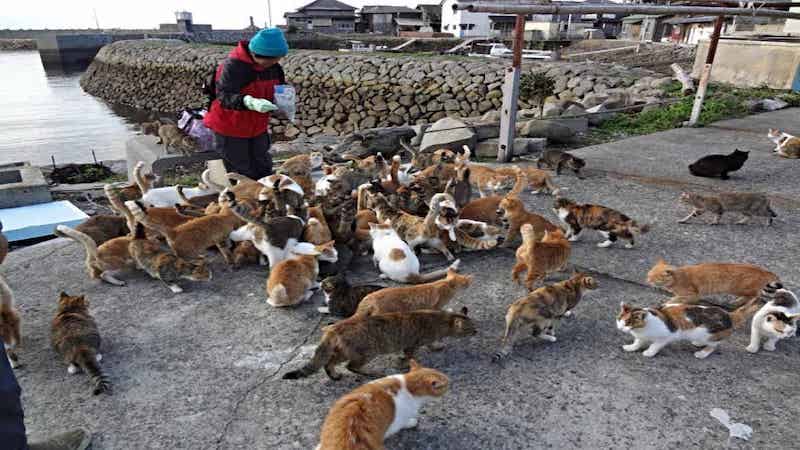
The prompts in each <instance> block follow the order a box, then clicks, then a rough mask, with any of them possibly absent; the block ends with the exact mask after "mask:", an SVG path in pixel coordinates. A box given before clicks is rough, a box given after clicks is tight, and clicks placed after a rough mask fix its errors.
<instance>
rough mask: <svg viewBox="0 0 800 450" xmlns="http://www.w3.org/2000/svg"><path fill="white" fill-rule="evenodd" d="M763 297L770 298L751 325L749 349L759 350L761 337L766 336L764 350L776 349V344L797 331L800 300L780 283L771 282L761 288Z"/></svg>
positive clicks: (750, 350)
mask: <svg viewBox="0 0 800 450" xmlns="http://www.w3.org/2000/svg"><path fill="white" fill-rule="evenodd" d="M761 299H762V300H768V301H767V303H766V304H765V305H764V306H762V307H761V309H759V310H758V312H756V314H755V315H754V316H753V322H752V323H751V325H750V345H748V346H747V351H748V352H750V353H756V352H758V350H759V348H760V347H761V339H762V338H766V341H765V342H764V350H767V351H770V352H771V351H773V350H775V344H776V343H777V342H778V341H779V340H781V339H786V338H788V337H792V336H794V335H795V334H796V333H797V320H798V319H800V301H798V300H797V296H795V295H794V294H793V293H792V292H791V291H789V290H786V289H782V285H781V284H780V283H775V282H772V283H769V284H768V285H766V286H765V287H764V289H762V290H761Z"/></svg>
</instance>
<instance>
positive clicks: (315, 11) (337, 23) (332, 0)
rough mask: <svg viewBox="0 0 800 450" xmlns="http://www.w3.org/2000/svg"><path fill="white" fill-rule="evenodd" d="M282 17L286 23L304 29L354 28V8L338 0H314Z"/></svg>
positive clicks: (332, 30)
mask: <svg viewBox="0 0 800 450" xmlns="http://www.w3.org/2000/svg"><path fill="white" fill-rule="evenodd" d="M283 17H284V18H286V25H288V26H290V27H291V26H294V27H297V29H298V30H304V31H315V32H319V33H353V32H355V29H356V9H355V8H354V7H352V6H350V5H348V4H345V3H342V2H340V1H338V0H316V1H313V2H311V3H309V4H307V5H305V6H303V7H301V8H298V9H297V11H295V12H291V13H286V14H284V15H283Z"/></svg>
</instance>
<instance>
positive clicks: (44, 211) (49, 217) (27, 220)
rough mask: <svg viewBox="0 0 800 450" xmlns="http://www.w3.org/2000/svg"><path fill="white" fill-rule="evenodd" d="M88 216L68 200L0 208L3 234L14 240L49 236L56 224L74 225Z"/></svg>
mask: <svg viewBox="0 0 800 450" xmlns="http://www.w3.org/2000/svg"><path fill="white" fill-rule="evenodd" d="M88 218H89V216H87V215H86V214H85V213H84V212H83V211H81V210H80V209H78V207H76V206H75V205H73V204H72V203H70V202H69V201H67V200H61V201H57V202H50V203H39V204H37V205H29V206H20V207H18V208H6V209H0V221H2V222H3V234H5V235H6V238H8V240H9V241H12V242H13V241H20V240H23V239H31V238H37V237H42V236H49V235H51V234H53V230H55V229H56V225H67V226H70V227H74V226H76V225H78V224H80V223H81V222H83V221H84V220H86V219H88Z"/></svg>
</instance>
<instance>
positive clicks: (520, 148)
mask: <svg viewBox="0 0 800 450" xmlns="http://www.w3.org/2000/svg"><path fill="white" fill-rule="evenodd" d="M499 145H500V140H499V139H488V140H485V141H483V142H481V143H479V144H478V146H477V148H476V149H475V152H476V154H477V155H478V157H481V158H494V157H496V156H497V148H498V146H499ZM546 145H547V139H546V138H516V139H514V156H522V155H528V154H532V153H541V152H542V151H544V148H545V146H546Z"/></svg>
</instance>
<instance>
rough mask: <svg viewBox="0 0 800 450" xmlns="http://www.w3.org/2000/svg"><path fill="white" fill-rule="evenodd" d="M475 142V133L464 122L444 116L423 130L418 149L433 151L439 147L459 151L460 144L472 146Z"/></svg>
mask: <svg viewBox="0 0 800 450" xmlns="http://www.w3.org/2000/svg"><path fill="white" fill-rule="evenodd" d="M434 116H435V115H434ZM476 143H477V135H476V133H475V132H474V131H472V129H470V127H469V126H468V125H467V124H466V123H464V122H462V121H460V120H457V119H452V118H449V117H446V118H443V119H440V120H438V121H436V123H434V124H433V125H432V126H431V127H430V128H429V129H428V130H427V131H426V132H425V134H424V135H423V136H422V143H421V144H420V151H422V152H426V151H434V150H438V149H440V148H448V149H450V150H453V151H460V149H461V147H462V146H464V145H468V146H469V147H470V148H474V147H475V144H476Z"/></svg>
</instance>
